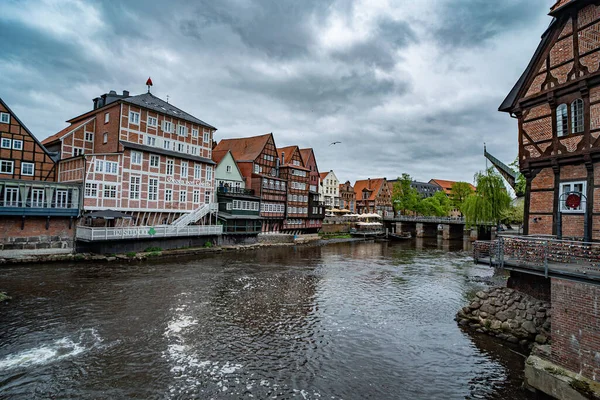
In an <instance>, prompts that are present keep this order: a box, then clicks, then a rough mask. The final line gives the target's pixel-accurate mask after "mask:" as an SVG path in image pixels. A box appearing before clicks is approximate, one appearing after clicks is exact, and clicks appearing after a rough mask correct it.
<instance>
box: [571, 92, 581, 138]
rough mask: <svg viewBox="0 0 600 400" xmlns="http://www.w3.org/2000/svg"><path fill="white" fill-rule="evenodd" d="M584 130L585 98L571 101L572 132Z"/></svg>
mask: <svg viewBox="0 0 600 400" xmlns="http://www.w3.org/2000/svg"><path fill="white" fill-rule="evenodd" d="M580 132H583V100H581V99H577V100H575V101H574V102H572V103H571V133H580Z"/></svg>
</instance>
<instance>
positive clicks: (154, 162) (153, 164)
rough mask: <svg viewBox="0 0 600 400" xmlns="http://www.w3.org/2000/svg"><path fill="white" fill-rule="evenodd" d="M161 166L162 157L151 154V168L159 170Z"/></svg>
mask: <svg viewBox="0 0 600 400" xmlns="http://www.w3.org/2000/svg"><path fill="white" fill-rule="evenodd" d="M159 165H160V156H157V155H154V154H151V155H150V166H151V167H154V168H158V166H159Z"/></svg>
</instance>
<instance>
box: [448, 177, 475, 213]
mask: <svg viewBox="0 0 600 400" xmlns="http://www.w3.org/2000/svg"><path fill="white" fill-rule="evenodd" d="M473 192H474V190H473V187H472V186H471V185H470V184H469V183H467V182H455V183H454V184H453V185H452V188H451V189H450V200H451V201H452V206H453V207H454V208H458V209H459V210H461V212H462V206H463V203H464V202H465V200H466V199H467V197H469V196H470V195H472V194H473Z"/></svg>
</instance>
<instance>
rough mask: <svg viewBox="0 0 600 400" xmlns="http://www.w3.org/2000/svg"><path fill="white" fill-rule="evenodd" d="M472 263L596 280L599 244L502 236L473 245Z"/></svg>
mask: <svg viewBox="0 0 600 400" xmlns="http://www.w3.org/2000/svg"><path fill="white" fill-rule="evenodd" d="M473 258H474V259H475V261H476V262H489V263H490V264H494V265H498V266H501V267H503V266H505V264H506V265H511V266H518V267H522V268H527V269H533V270H540V271H543V272H544V275H545V276H548V272H550V271H552V272H558V273H574V274H583V275H587V276H590V275H591V276H594V277H597V278H600V243H591V242H582V241H573V240H558V239H555V238H551V237H534V236H502V237H499V238H498V239H497V240H495V241H476V242H475V243H474V245H473Z"/></svg>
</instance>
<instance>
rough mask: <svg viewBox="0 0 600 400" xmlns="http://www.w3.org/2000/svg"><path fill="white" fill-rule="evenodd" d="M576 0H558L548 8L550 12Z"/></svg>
mask: <svg viewBox="0 0 600 400" xmlns="http://www.w3.org/2000/svg"><path fill="white" fill-rule="evenodd" d="M575 1H577V0H558V1H557V2H556V4H554V5H553V6H552V7H551V8H550V13H553V12H555V11H556V10H558V9H559V8H561V7H563V6H566V5H567V4H570V3H574V2H575Z"/></svg>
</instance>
